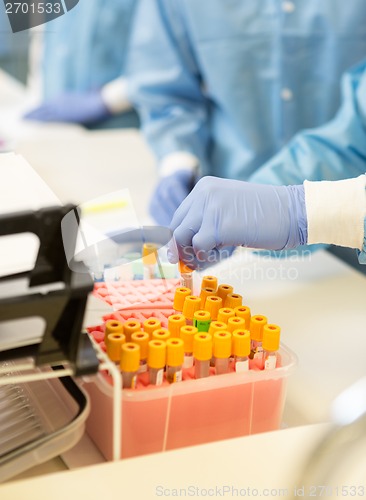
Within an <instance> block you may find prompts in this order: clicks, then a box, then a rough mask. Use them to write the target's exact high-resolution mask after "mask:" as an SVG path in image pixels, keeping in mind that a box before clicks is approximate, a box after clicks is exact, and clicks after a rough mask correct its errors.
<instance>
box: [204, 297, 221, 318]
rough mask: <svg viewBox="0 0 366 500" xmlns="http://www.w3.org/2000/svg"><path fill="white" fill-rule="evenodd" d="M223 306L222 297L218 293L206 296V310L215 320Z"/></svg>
mask: <svg viewBox="0 0 366 500" xmlns="http://www.w3.org/2000/svg"><path fill="white" fill-rule="evenodd" d="M221 308H222V298H221V297H218V296H217V295H210V296H208V297H207V298H206V302H205V310H206V311H208V312H209V313H210V315H211V319H212V320H213V321H216V320H217V316H218V314H219V309H221Z"/></svg>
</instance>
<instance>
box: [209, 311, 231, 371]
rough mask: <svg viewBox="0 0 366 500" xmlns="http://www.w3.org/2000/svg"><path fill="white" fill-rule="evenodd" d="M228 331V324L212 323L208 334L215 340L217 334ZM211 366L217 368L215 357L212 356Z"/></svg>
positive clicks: (221, 322)
mask: <svg viewBox="0 0 366 500" xmlns="http://www.w3.org/2000/svg"><path fill="white" fill-rule="evenodd" d="M226 330H227V324H226V323H224V322H223V321H211V324H210V328H209V329H208V333H209V334H210V335H211V336H212V338H214V335H215V333H216V332H220V331H221V332H225V331H226ZM210 365H211V366H215V357H214V356H212V357H211V360H210Z"/></svg>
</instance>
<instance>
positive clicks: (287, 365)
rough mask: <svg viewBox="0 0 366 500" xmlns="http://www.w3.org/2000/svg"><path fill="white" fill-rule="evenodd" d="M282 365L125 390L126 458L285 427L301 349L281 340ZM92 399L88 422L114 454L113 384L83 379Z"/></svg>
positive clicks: (107, 451) (100, 442) (103, 449)
mask: <svg viewBox="0 0 366 500" xmlns="http://www.w3.org/2000/svg"><path fill="white" fill-rule="evenodd" d="M279 352H280V355H281V367H280V368H276V369H275V370H272V371H254V370H250V371H248V372H246V373H228V374H226V375H216V376H210V377H208V378H204V379H200V380H186V381H183V382H180V383H177V384H171V385H163V386H160V387H146V388H145V389H141V390H124V391H123V393H122V443H121V444H122V458H127V457H134V456H138V455H144V454H147V453H155V452H159V451H166V450H172V449H175V448H180V447H184V446H192V445H196V444H202V443H208V442H212V441H218V440H221V439H229V438H234V437H239V436H246V435H249V434H255V433H259V432H265V431H272V430H276V429H279V428H280V425H281V421H282V413H283V407H284V402H285V397H286V385H287V377H288V376H289V375H290V373H291V372H292V370H293V368H294V367H295V365H296V363H297V358H296V355H295V354H294V353H293V352H292V351H290V350H289V349H288V348H287V347H285V346H283V345H282V346H281V349H280V351H279ZM84 388H85V389H86V391H87V392H88V394H89V396H90V399H91V412H90V416H89V418H88V420H87V424H86V428H87V432H88V434H89V436H90V437H91V438H92V439H93V441H94V442H95V443H96V445H97V446H98V448H99V449H100V451H101V452H102V453H103V455H104V456H105V458H106V459H107V460H111V459H112V446H113V443H112V441H113V436H112V430H111V429H112V415H113V413H112V406H113V405H112V398H113V389H112V386H111V385H110V384H109V383H108V381H107V380H106V379H105V378H104V377H103V376H102V375H98V376H96V377H94V378H93V379H90V381H88V382H87V383H85V384H84Z"/></svg>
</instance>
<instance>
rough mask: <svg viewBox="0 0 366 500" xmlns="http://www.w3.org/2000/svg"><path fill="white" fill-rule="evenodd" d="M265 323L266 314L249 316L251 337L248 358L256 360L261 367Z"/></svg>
mask: <svg viewBox="0 0 366 500" xmlns="http://www.w3.org/2000/svg"><path fill="white" fill-rule="evenodd" d="M266 324H267V318H266V316H262V315H260V314H257V315H255V316H252V317H251V318H250V338H251V352H250V355H249V357H250V359H255V360H257V361H256V362H257V366H258V368H261V369H262V368H263V347H262V340H263V327H264V325H266Z"/></svg>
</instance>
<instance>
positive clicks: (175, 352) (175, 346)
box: [166, 338, 184, 384]
mask: <svg viewBox="0 0 366 500" xmlns="http://www.w3.org/2000/svg"><path fill="white" fill-rule="evenodd" d="M183 362H184V342H183V340H182V339H177V338H174V339H169V340H167V341H166V378H167V381H168V382H169V383H170V384H172V383H173V382H181V381H182V367H183Z"/></svg>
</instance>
